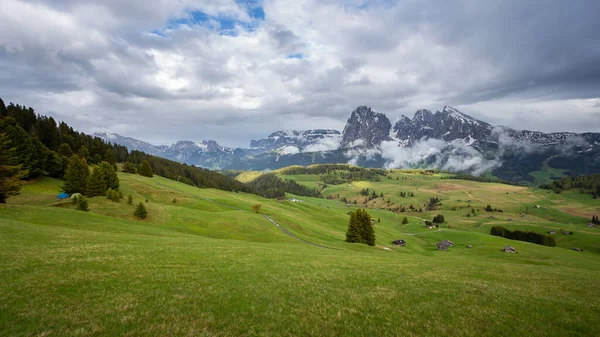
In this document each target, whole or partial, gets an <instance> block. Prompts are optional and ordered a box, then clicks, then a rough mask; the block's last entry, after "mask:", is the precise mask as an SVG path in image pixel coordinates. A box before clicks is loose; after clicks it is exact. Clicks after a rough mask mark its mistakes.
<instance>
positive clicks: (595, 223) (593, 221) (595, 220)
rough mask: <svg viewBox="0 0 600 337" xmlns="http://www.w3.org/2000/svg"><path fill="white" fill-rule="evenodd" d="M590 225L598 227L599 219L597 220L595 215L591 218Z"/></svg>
mask: <svg viewBox="0 0 600 337" xmlns="http://www.w3.org/2000/svg"><path fill="white" fill-rule="evenodd" d="M592 223H593V224H594V225H600V219H598V216H597V215H594V216H592Z"/></svg>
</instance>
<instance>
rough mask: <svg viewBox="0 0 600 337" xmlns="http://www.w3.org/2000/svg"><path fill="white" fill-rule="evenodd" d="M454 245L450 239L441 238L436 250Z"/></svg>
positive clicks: (446, 248)
mask: <svg viewBox="0 0 600 337" xmlns="http://www.w3.org/2000/svg"><path fill="white" fill-rule="evenodd" d="M452 246H454V242H452V241H450V240H443V241H440V242H438V244H437V249H438V250H448V248H450V247H452Z"/></svg>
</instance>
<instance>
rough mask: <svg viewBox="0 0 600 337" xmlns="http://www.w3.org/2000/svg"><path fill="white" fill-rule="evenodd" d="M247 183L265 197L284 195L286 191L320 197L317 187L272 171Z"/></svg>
mask: <svg viewBox="0 0 600 337" xmlns="http://www.w3.org/2000/svg"><path fill="white" fill-rule="evenodd" d="M248 185H249V186H250V187H251V188H252V189H253V190H255V191H257V193H258V194H259V195H262V196H263V197H265V198H277V197H284V196H285V193H286V192H287V193H292V194H295V195H301V196H305V197H315V198H321V197H322V195H321V191H319V189H317V188H310V187H307V186H304V185H300V184H298V183H297V182H296V181H294V180H291V179H285V180H284V179H281V178H279V177H278V176H276V175H274V174H272V173H267V174H263V175H261V176H260V177H258V178H256V179H254V180H253V181H252V182H250V183H248Z"/></svg>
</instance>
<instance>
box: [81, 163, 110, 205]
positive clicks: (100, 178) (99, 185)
mask: <svg viewBox="0 0 600 337" xmlns="http://www.w3.org/2000/svg"><path fill="white" fill-rule="evenodd" d="M105 193H106V182H105V180H104V170H103V169H102V168H100V167H95V168H94V170H93V171H92V174H90V176H89V178H88V181H87V186H86V189H85V194H86V195H87V196H88V197H90V198H91V197H97V196H100V195H105Z"/></svg>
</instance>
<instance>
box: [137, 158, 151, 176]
mask: <svg viewBox="0 0 600 337" xmlns="http://www.w3.org/2000/svg"><path fill="white" fill-rule="evenodd" d="M137 172H138V174H139V175H141V176H144V177H149V178H152V177H153V176H154V172H152V167H150V164H149V163H148V161H147V160H144V161H143V162H142V163H141V164H140V166H139V167H138V170H137Z"/></svg>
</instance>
